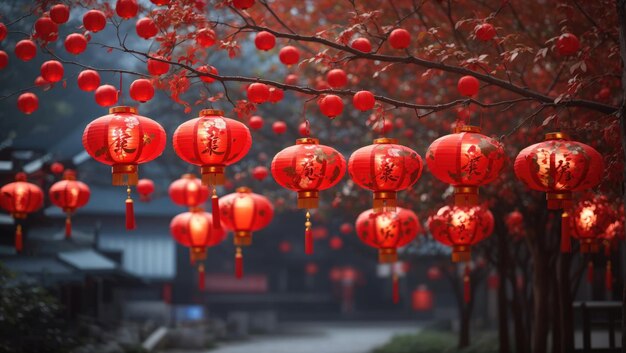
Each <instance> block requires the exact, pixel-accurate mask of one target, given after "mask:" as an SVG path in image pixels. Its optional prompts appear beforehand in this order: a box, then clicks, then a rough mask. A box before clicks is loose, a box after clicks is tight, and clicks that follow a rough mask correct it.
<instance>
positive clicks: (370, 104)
mask: <svg viewBox="0 0 626 353" xmlns="http://www.w3.org/2000/svg"><path fill="white" fill-rule="evenodd" d="M352 104H354V107H355V108H356V109H358V110H360V111H362V112H364V111H366V110H370V109H372V108H374V105H375V104H376V98H374V95H373V94H372V92H370V91H358V92H357V93H355V94H354V96H353V97H352Z"/></svg>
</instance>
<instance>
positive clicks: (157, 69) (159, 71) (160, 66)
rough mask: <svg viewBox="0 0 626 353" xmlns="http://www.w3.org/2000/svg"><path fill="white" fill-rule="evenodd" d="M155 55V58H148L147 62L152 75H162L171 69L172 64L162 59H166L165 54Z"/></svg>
mask: <svg viewBox="0 0 626 353" xmlns="http://www.w3.org/2000/svg"><path fill="white" fill-rule="evenodd" d="M153 57H154V59H152V58H150V59H148V64H147V65H148V72H149V73H150V75H152V76H160V75H163V74H166V73H167V72H168V71H170V64H169V63H166V62H163V61H160V60H166V59H165V58H164V57H163V56H160V55H154V56H153ZM157 59H160V60H157Z"/></svg>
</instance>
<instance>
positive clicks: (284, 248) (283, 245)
mask: <svg viewBox="0 0 626 353" xmlns="http://www.w3.org/2000/svg"><path fill="white" fill-rule="evenodd" d="M278 250H280V252H282V253H283V254H286V253H288V252H290V251H291V243H290V242H288V241H286V240H283V241H281V242H280V244H278Z"/></svg>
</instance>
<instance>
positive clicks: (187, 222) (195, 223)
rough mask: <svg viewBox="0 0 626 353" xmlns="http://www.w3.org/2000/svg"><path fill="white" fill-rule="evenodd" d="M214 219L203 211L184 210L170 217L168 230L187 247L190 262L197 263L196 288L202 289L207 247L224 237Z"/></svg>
mask: <svg viewBox="0 0 626 353" xmlns="http://www.w3.org/2000/svg"><path fill="white" fill-rule="evenodd" d="M213 222H214V219H213V216H212V215H211V214H210V213H207V212H204V211H196V212H185V213H181V214H179V215H178V216H176V217H174V218H173V219H172V222H171V223H170V232H171V233H172V236H173V237H174V239H175V240H176V241H177V242H178V243H179V244H181V245H184V246H186V247H189V250H190V255H191V263H192V264H195V263H196V262H199V264H198V288H199V289H200V290H204V280H205V277H204V264H203V263H202V261H204V260H206V251H207V248H209V247H212V246H215V245H218V244H219V243H221V242H222V241H224V240H225V239H226V232H225V231H224V229H223V228H222V227H221V226H220V227H216V226H214V225H213Z"/></svg>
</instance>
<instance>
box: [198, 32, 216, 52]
mask: <svg viewBox="0 0 626 353" xmlns="http://www.w3.org/2000/svg"><path fill="white" fill-rule="evenodd" d="M196 43H197V44H198V45H199V46H201V47H204V48H208V47H210V46H212V45H213V44H215V32H214V31H213V30H212V29H210V28H201V29H199V30H198V32H196Z"/></svg>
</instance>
